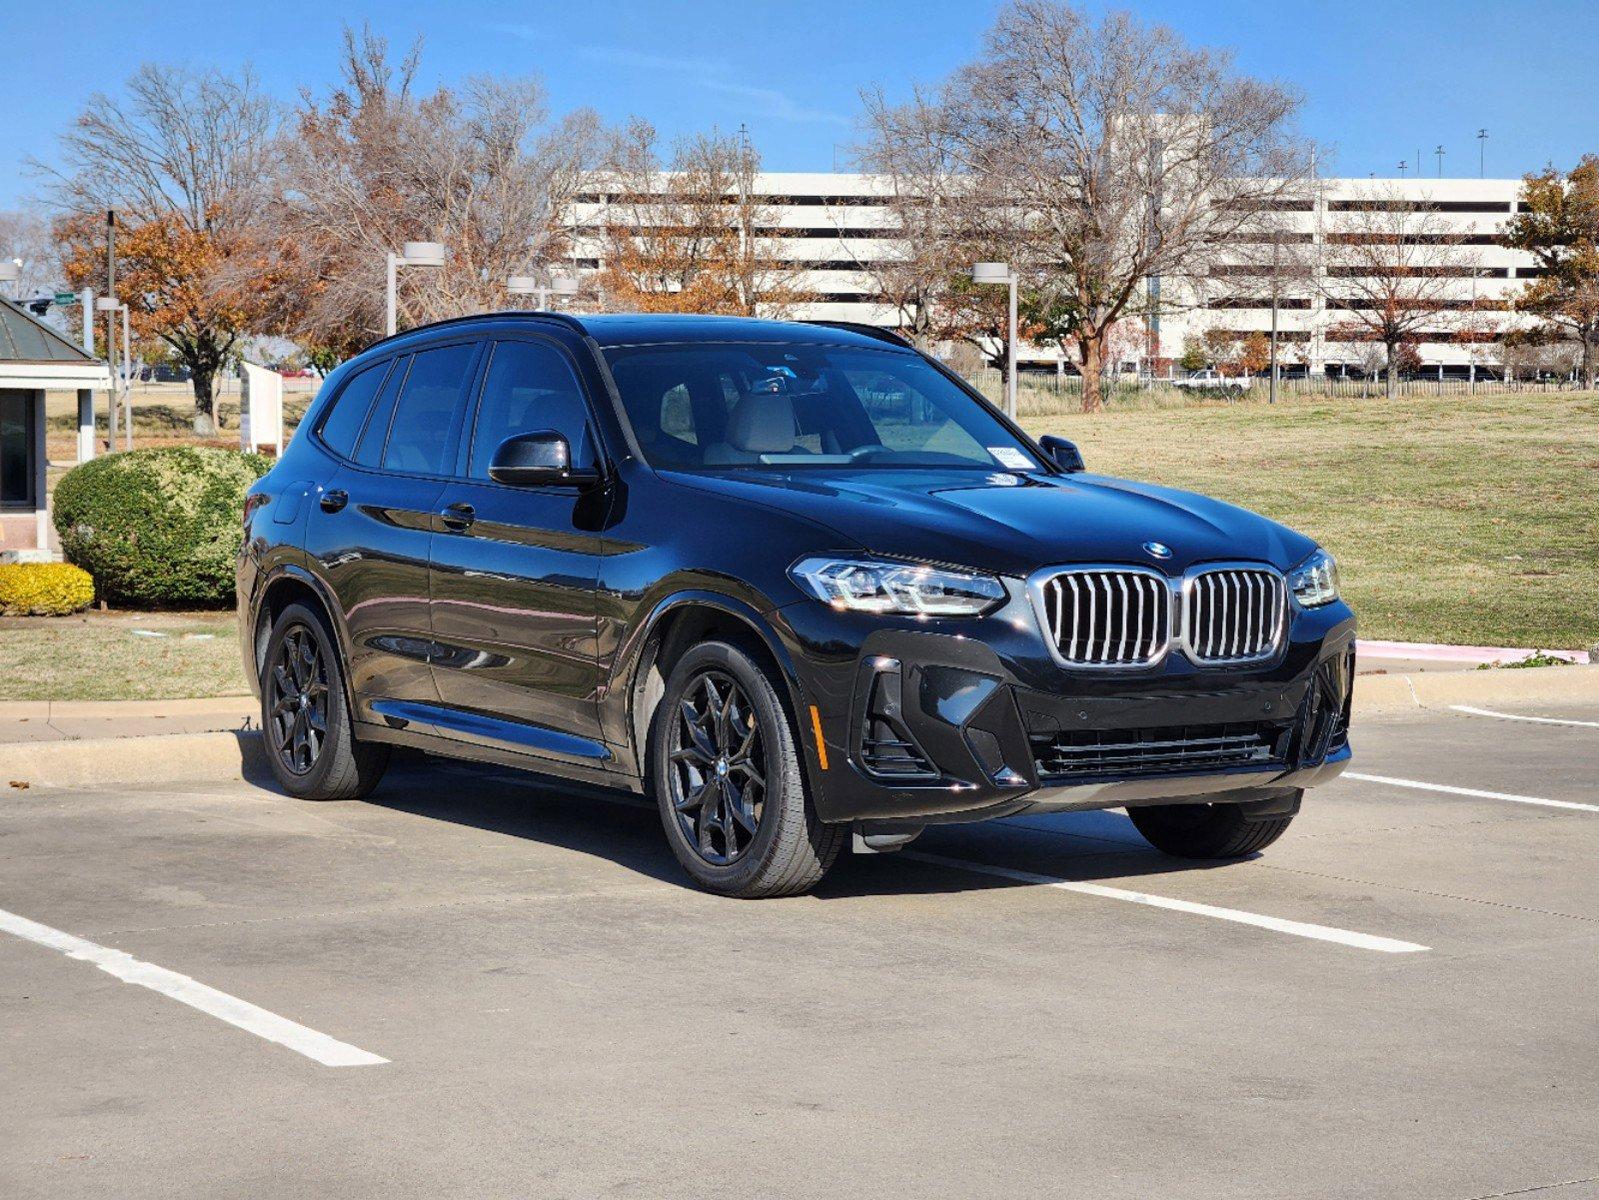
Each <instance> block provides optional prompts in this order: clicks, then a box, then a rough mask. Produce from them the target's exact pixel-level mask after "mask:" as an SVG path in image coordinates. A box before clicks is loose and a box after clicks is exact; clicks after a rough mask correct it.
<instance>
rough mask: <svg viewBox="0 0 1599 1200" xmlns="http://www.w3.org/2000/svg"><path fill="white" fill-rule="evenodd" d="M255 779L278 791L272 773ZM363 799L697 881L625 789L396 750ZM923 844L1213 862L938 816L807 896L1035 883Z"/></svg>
mask: <svg viewBox="0 0 1599 1200" xmlns="http://www.w3.org/2000/svg"><path fill="white" fill-rule="evenodd" d="M256 782H258V783H260V784H261V785H262V786H265V787H268V788H269V789H271V790H276V789H275V788H273V787H272V785H271V783H270V781H269V780H261V779H259V778H257V779H256ZM364 803H367V804H370V805H374V806H376V807H380V808H384V809H388V810H390V811H392V812H397V813H406V814H409V815H411V816H417V817H425V818H427V819H429V820H435V821H448V822H451V823H453V824H456V825H463V826H467V827H470V828H473V829H480V830H484V831H487V832H490V833H495V834H501V835H504V836H506V837H516V838H525V839H527V840H529V841H535V842H539V843H541V844H544V845H549V846H559V847H561V848H563V849H567V850H571V851H575V852H577V853H580V854H585V855H590V856H593V857H596V858H603V859H606V860H608V861H610V862H614V863H616V864H617V865H619V866H622V867H625V868H626V869H628V870H630V871H634V872H637V873H638V874H640V875H643V876H646V877H648V878H650V879H655V880H659V881H661V882H664V883H670V884H674V885H677V886H681V887H692V886H693V884H692V882H691V881H690V880H689V878H688V876H687V875H686V874H685V873H684V872H683V870H682V868H681V867H680V866H679V865H678V863H677V861H676V859H674V858H673V857H672V853H671V851H670V849H669V848H668V847H667V844H666V840H665V837H664V835H663V833H662V830H661V823H660V817H659V815H658V814H657V812H656V810H655V808H654V806H653V805H652V804H650V803H649V802H647V801H645V800H644V799H642V798H641V797H638V796H632V795H628V794H627V793H624V792H609V791H602V790H600V789H597V788H587V787H584V786H582V785H575V784H568V783H564V782H559V781H552V780H550V779H547V778H542V777H539V776H535V775H523V774H519V773H518V772H515V771H512V770H509V769H502V768H498V767H493V766H483V765H479V764H474V763H467V762H460V761H454V760H449V759H440V758H432V757H429V756H426V755H422V754H417V753H414V752H409V751H407V752H400V753H397V754H396V755H395V757H394V760H393V764H392V765H391V767H390V769H389V772H388V774H387V776H385V778H384V780H383V783H382V784H381V785H380V786H379V787H378V788H377V790H376V791H374V792H373V793H372V795H370V796H369V797H367V799H366V800H365V801H364ZM921 854H931V855H937V856H938V857H940V858H947V859H953V860H963V861H967V862H970V863H972V864H973V865H974V866H982V865H992V866H997V867H999V868H1002V869H1008V870H1016V871H1023V872H1028V873H1031V874H1038V875H1047V876H1049V877H1050V878H1051V879H1060V880H1064V881H1072V882H1078V881H1080V882H1093V881H1096V880H1103V879H1118V880H1126V879H1142V878H1148V877H1151V876H1157V875H1168V874H1174V873H1186V872H1190V871H1196V870H1199V871H1203V870H1206V869H1209V868H1210V867H1211V866H1213V865H1214V864H1207V863H1196V862H1188V861H1184V860H1181V859H1174V858H1169V857H1167V856H1165V855H1162V854H1159V853H1157V852H1156V851H1155V850H1153V849H1151V848H1150V847H1149V845H1148V844H1147V843H1146V842H1144V841H1143V839H1142V838H1140V837H1139V836H1138V834H1137V832H1136V831H1135V830H1134V829H1133V827H1132V824H1131V822H1130V821H1128V819H1127V817H1126V816H1125V815H1124V814H1123V813H1121V812H1083V813H1058V814H1053V815H1047V816H1046V815H1035V816H1030V817H1026V818H1019V819H1014V820H1009V821H997V822H979V823H975V824H962V825H947V826H934V827H931V828H929V829H928V830H927V832H926V833H924V834H923V835H922V836H921V837H920V838H919V839H918V840H917V841H916V842H915V843H913V845H912V846H911V847H910V853H909V854H863V855H855V854H850V853H849V852H848V851H847V850H846V852H845V853H844V854H842V855H840V857H839V861H838V863H837V865H836V866H835V867H834V868H833V870H832V871H830V872H829V873H828V875H827V877H826V879H824V880H823V881H822V883H821V884H820V885H819V886H818V887H817V888H816V889H815V890H814V891H813V892H812V893H811V894H812V895H813V896H815V897H817V898H819V899H846V898H852V897H853V898H859V897H868V896H906V895H918V894H929V895H936V894H947V893H956V892H976V891H990V890H994V889H1000V888H1016V887H1035V886H1037V883H1036V882H1034V881H1031V880H1027V879H1009V878H1005V877H1003V876H998V875H990V874H983V873H980V872H979V871H974V870H965V869H961V868H958V867H954V866H948V865H944V864H941V863H933V862H926V861H923V860H922V859H921V858H920V857H918V855H921Z"/></svg>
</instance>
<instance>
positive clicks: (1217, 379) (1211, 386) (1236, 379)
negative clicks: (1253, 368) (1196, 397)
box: [1172, 367, 1254, 392]
mask: <svg viewBox="0 0 1599 1200" xmlns="http://www.w3.org/2000/svg"><path fill="white" fill-rule="evenodd" d="M1253 382H1254V380H1252V379H1251V378H1250V377H1249V376H1248V375H1224V374H1222V373H1221V372H1220V371H1218V370H1217V369H1216V368H1215V367H1206V368H1205V369H1204V370H1203V371H1193V372H1190V373H1189V374H1188V375H1187V376H1186V377H1185V378H1182V379H1174V380H1172V386H1173V387H1180V388H1192V389H1193V390H1194V391H1237V392H1241V391H1243V390H1244V389H1245V388H1247V387H1249V386H1250V384H1252V383H1253Z"/></svg>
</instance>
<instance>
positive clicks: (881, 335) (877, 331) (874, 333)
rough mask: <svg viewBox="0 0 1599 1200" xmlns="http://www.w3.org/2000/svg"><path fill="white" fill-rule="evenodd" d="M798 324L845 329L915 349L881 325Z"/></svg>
mask: <svg viewBox="0 0 1599 1200" xmlns="http://www.w3.org/2000/svg"><path fill="white" fill-rule="evenodd" d="M800 323H801V324H802V325H826V326H827V327H828V328H830V329H847V330H848V331H849V332H850V333H858V334H860V335H861V336H862V337H869V338H873V339H875V340H877V341H879V342H888V343H889V344H890V345H893V346H904V347H905V348H906V349H907V350H914V349H915V348H916V347H915V346H914V345H912V344H911V343H910V342H909V341H907V340H906V339H905V338H904V337H903V336H902V335H900V334H898V333H895V332H894V331H893V330H892V329H884V328H883V327H882V326H881V325H868V324H866V323H865V322H864V321H802V322H800Z"/></svg>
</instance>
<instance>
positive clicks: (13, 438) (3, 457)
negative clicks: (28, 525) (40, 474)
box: [0, 392, 34, 510]
mask: <svg viewBox="0 0 1599 1200" xmlns="http://www.w3.org/2000/svg"><path fill="white" fill-rule="evenodd" d="M33 467H34V462H33V396H32V395H31V394H30V393H28V392H0V508H22V509H30V510H31V509H32V508H33V507H34V491H33Z"/></svg>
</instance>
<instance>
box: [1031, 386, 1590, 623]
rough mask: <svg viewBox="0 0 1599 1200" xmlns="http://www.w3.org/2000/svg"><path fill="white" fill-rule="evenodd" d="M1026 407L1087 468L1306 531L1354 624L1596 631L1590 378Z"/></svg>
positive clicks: (1039, 429)
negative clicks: (1378, 394) (1371, 394)
mask: <svg viewBox="0 0 1599 1200" xmlns="http://www.w3.org/2000/svg"><path fill="white" fill-rule="evenodd" d="M1024 411H1025V410H1024ZM1023 422H1024V424H1025V425H1026V426H1027V427H1028V429H1029V430H1030V431H1031V432H1033V433H1035V434H1041V433H1057V434H1061V435H1063V436H1065V437H1069V438H1071V439H1072V440H1074V441H1075V442H1077V444H1078V445H1079V446H1081V447H1082V450H1083V456H1084V458H1085V459H1086V460H1087V462H1088V467H1089V470H1091V471H1101V472H1105V473H1107V474H1113V475H1121V476H1126V477H1128V478H1132V479H1144V480H1151V481H1153V482H1157V483H1162V484H1167V485H1170V486H1173V487H1181V488H1189V489H1192V490H1194V491H1201V492H1206V493H1209V494H1210V495H1214V496H1217V497H1220V498H1221V499H1224V500H1229V501H1232V502H1233V503H1235V504H1241V505H1243V506H1245V507H1246V508H1252V509H1254V510H1256V511H1257V512H1261V513H1265V514H1266V515H1267V516H1270V517H1274V518H1275V519H1277V520H1279V521H1282V522H1284V523H1286V524H1288V525H1290V526H1292V527H1293V528H1295V529H1298V530H1300V531H1302V532H1304V533H1306V534H1309V535H1310V536H1312V537H1314V538H1316V539H1318V540H1319V541H1320V542H1321V543H1322V544H1323V545H1325V546H1326V547H1327V548H1328V549H1329V550H1330V551H1332V552H1333V554H1334V555H1336V556H1337V558H1338V562H1339V566H1340V569H1341V571H1342V574H1343V583H1344V591H1345V594H1346V595H1347V597H1348V599H1349V602H1350V603H1351V604H1352V605H1353V606H1354V608H1355V611H1356V612H1357V613H1358V614H1359V617H1360V629H1361V632H1362V633H1363V634H1364V635H1366V636H1367V637H1374V638H1396V639H1403V640H1406V641H1439V642H1455V643H1464V644H1474V645H1506V646H1530V647H1540V648H1544V649H1586V648H1587V647H1589V646H1591V645H1593V644H1594V643H1595V642H1599V396H1596V395H1595V394H1593V393H1569V392H1566V393H1562V392H1555V393H1520V394H1509V393H1499V394H1493V395H1486V394H1479V395H1477V396H1472V397H1465V396H1446V397H1412V398H1406V399H1401V400H1396V401H1395V402H1394V403H1393V404H1391V405H1390V404H1388V403H1386V402H1385V401H1383V400H1382V399H1380V398H1373V399H1370V400H1342V399H1340V400H1330V399H1322V398H1313V397H1312V398H1302V399H1292V400H1288V401H1285V402H1281V403H1279V404H1277V405H1274V406H1268V405H1266V404H1265V403H1263V402H1261V401H1259V400H1248V401H1240V402H1234V403H1225V402H1213V403H1207V404H1196V405H1194V406H1192V407H1182V408H1145V409H1140V410H1118V409H1115V408H1112V409H1111V410H1109V411H1107V412H1104V413H1101V414H1098V415H1095V416H1084V415H1081V414H1067V415H1060V416H1035V417H1024V418H1023Z"/></svg>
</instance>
